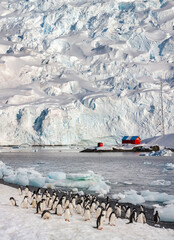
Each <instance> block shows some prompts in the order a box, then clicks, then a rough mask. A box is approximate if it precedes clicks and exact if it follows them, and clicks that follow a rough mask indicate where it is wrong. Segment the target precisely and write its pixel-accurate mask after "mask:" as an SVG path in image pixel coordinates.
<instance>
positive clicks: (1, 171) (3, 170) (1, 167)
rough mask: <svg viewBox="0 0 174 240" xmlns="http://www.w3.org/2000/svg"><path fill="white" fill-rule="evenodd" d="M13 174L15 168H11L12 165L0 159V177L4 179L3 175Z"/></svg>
mask: <svg viewBox="0 0 174 240" xmlns="http://www.w3.org/2000/svg"><path fill="white" fill-rule="evenodd" d="M11 174H13V170H12V169H11V167H9V166H7V165H6V164H5V163H3V162H2V161H0V179H2V178H3V176H8V175H11Z"/></svg>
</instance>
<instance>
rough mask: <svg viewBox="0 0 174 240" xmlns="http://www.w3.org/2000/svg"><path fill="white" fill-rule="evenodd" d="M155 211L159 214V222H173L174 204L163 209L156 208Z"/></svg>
mask: <svg viewBox="0 0 174 240" xmlns="http://www.w3.org/2000/svg"><path fill="white" fill-rule="evenodd" d="M156 210H157V211H158V213H159V216H160V220H161V221H167V222H174V204H170V205H167V206H165V207H161V206H158V207H156V208H155V210H154V211H156Z"/></svg>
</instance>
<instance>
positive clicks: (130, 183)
mask: <svg viewBox="0 0 174 240" xmlns="http://www.w3.org/2000/svg"><path fill="white" fill-rule="evenodd" d="M123 184H124V185H132V182H129V181H125V182H123Z"/></svg>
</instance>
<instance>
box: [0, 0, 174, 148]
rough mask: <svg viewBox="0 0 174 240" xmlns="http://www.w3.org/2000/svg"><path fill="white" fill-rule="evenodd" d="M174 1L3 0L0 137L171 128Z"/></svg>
mask: <svg viewBox="0 0 174 240" xmlns="http://www.w3.org/2000/svg"><path fill="white" fill-rule="evenodd" d="M173 12H174V2H173V0H168V1H167V0H150V1H148V0H137V1H132V0H129V1H125V0H115V1H114V0H110V1H105V0H102V1H101V0H93V1H92V0H88V1H85V0H64V1H62V0H60V1H53V0H26V1H19V0H1V2H0V73H1V74H0V144H1V145H2V144H3V145H9V144H25V143H28V144H94V143H96V142H97V141H103V142H104V143H107V144H115V143H117V142H119V141H120V140H121V138H122V136H123V135H139V136H140V137H141V138H142V139H143V138H147V137H151V136H154V135H158V134H160V129H161V123H160V83H161V82H162V92H163V101H164V116H165V119H164V120H165V130H166V133H172V132H174V118H173V113H174V105H173V98H174V14H173Z"/></svg>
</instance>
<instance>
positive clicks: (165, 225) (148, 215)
mask: <svg viewBox="0 0 174 240" xmlns="http://www.w3.org/2000/svg"><path fill="white" fill-rule="evenodd" d="M0 184H3V185H6V186H9V187H13V188H16V189H17V188H18V187H19V185H17V184H13V183H7V182H5V181H4V180H3V179H0ZM23 188H24V186H23ZM29 188H30V190H31V191H34V190H37V189H38V187H33V186H29ZM44 190H45V188H41V191H42V192H43V191H44ZM53 190H55V191H56V192H57V194H58V196H60V197H61V196H62V195H63V194H66V191H65V190H63V189H61V190H60V189H59V190H56V189H49V191H50V192H53ZM97 198H98V200H99V201H100V202H102V201H106V199H105V198H101V197H97ZM116 202H117V201H116V200H113V199H110V203H111V205H112V206H114V205H115V203H116ZM119 205H121V206H123V205H126V206H129V207H130V208H131V209H133V208H134V207H135V208H136V209H137V210H138V212H139V211H140V210H139V207H140V205H133V204H130V203H119ZM145 214H146V219H147V224H148V225H150V226H153V227H157V228H166V229H174V222H164V221H160V222H159V224H157V225H155V223H154V221H153V214H154V208H150V207H145ZM121 218H124V217H123V216H122V217H121Z"/></svg>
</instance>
